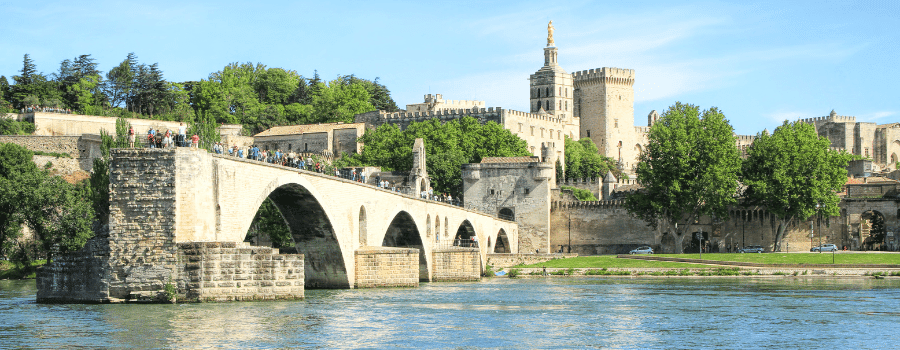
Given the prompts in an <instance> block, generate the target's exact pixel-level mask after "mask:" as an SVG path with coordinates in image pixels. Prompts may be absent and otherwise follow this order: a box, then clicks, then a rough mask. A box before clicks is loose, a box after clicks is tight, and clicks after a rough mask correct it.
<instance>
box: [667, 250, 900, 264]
mask: <svg viewBox="0 0 900 350" xmlns="http://www.w3.org/2000/svg"><path fill="white" fill-rule="evenodd" d="M654 256H664V257H671V258H685V259H699V258H700V255H699V254H656V255H654ZM831 258H832V256H831V253H790V254H786V253H762V254H752V253H751V254H735V253H731V254H727V253H709V254H703V260H715V261H739V262H751V263H761V264H831ZM834 263H835V264H900V254H887V253H840V252H838V253H835V254H834Z"/></svg>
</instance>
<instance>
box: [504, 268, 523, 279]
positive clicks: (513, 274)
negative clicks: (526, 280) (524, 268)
mask: <svg viewBox="0 0 900 350" xmlns="http://www.w3.org/2000/svg"><path fill="white" fill-rule="evenodd" d="M519 272H520V271H519V269H510V270H509V273H508V274H507V276H509V278H516V277H518V276H519Z"/></svg>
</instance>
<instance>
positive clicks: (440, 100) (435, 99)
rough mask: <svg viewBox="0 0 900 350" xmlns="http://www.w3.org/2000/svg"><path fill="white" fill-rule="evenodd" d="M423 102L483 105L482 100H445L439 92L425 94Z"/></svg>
mask: <svg viewBox="0 0 900 350" xmlns="http://www.w3.org/2000/svg"><path fill="white" fill-rule="evenodd" d="M425 103H442V104H445V105H462V106H484V101H479V100H445V99H444V98H443V95H441V94H434V95H432V94H427V95H425Z"/></svg>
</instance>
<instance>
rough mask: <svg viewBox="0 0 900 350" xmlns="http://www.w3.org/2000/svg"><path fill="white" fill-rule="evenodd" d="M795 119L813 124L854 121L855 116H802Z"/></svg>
mask: <svg viewBox="0 0 900 350" xmlns="http://www.w3.org/2000/svg"><path fill="white" fill-rule="evenodd" d="M797 121H798V122H801V123H806V124H813V125H815V124H816V123H819V124H821V123H827V122H832V123H856V117H854V116H848V115H829V116H826V117H816V118H802V119H798V120H797Z"/></svg>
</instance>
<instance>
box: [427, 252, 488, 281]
mask: <svg viewBox="0 0 900 350" xmlns="http://www.w3.org/2000/svg"><path fill="white" fill-rule="evenodd" d="M433 254H434V258H433V259H432V260H431V261H432V262H433V263H432V266H433V268H432V271H433V272H434V274H433V277H432V280H433V281H435V282H453V281H480V280H481V253H480V252H479V251H478V248H462V247H450V248H441V249H435V250H434V252H433Z"/></svg>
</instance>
